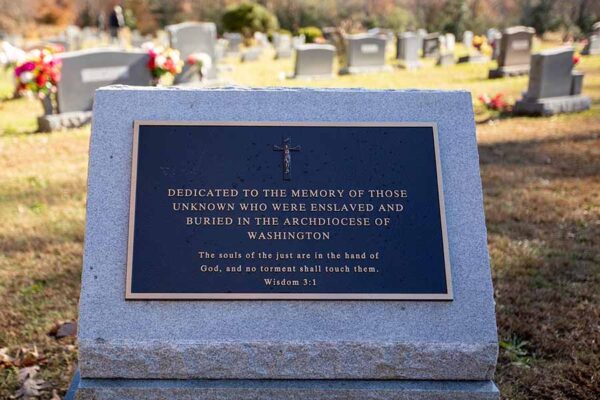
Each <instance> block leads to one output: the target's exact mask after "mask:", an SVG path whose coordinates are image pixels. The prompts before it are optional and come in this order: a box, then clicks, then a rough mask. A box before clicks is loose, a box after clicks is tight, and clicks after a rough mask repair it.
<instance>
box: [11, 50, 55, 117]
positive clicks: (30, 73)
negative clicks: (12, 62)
mask: <svg viewBox="0 0 600 400" xmlns="http://www.w3.org/2000/svg"><path fill="white" fill-rule="evenodd" d="M61 65H62V62H61V60H60V59H59V58H58V57H57V56H56V55H55V54H54V53H52V51H51V50H49V49H35V50H32V51H30V52H29V53H27V55H26V57H25V59H24V60H23V61H22V62H20V63H18V64H17V65H16V66H15V78H16V83H17V91H18V92H19V93H21V94H29V95H34V96H36V97H37V98H39V99H40V100H41V101H42V104H43V106H44V113H45V114H46V115H48V114H53V113H54V111H55V106H54V104H55V97H56V85H57V84H58V81H59V80H60V69H61Z"/></svg>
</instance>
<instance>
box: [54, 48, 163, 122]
mask: <svg viewBox="0 0 600 400" xmlns="http://www.w3.org/2000/svg"><path fill="white" fill-rule="evenodd" d="M59 57H60V59H61V61H62V67H61V76H62V78H61V80H60V81H59V82H58V85H57V87H56V89H57V93H56V97H57V100H58V101H57V102H58V111H59V112H60V113H68V112H73V111H90V110H91V109H92V102H93V100H94V91H95V90H96V89H98V88H99V87H102V86H107V85H114V84H123V85H137V86H149V85H150V82H151V79H152V76H151V75H150V71H149V70H148V67H147V64H148V53H147V52H145V51H141V50H140V51H123V50H119V49H94V50H82V51H73V52H67V53H61V54H60V55H59Z"/></svg>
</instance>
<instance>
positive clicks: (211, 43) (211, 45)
mask: <svg viewBox="0 0 600 400" xmlns="http://www.w3.org/2000/svg"><path fill="white" fill-rule="evenodd" d="M165 29H166V31H167V32H168V34H169V43H170V47H172V48H174V49H176V50H178V51H179V53H180V56H181V58H182V59H183V60H187V58H188V57H189V56H190V55H191V54H194V53H204V54H207V55H208V56H209V57H210V58H211V60H212V62H211V67H210V68H208V69H207V72H206V74H205V75H204V77H203V79H206V80H215V79H217V57H216V45H217V26H216V25H215V24H214V23H212V22H182V23H180V24H175V25H167V26H166V27H165ZM198 80H199V77H198V74H197V73H196V71H195V67H194V66H192V65H189V64H188V63H187V62H186V63H185V65H184V67H183V70H182V71H181V73H180V74H178V75H177V76H176V77H175V81H174V83H175V84H181V83H193V82H196V81H198Z"/></svg>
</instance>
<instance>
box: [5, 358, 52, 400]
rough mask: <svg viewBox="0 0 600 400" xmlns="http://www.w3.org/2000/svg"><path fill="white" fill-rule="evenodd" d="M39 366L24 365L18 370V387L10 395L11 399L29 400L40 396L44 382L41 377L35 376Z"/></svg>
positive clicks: (44, 386)
mask: <svg viewBox="0 0 600 400" xmlns="http://www.w3.org/2000/svg"><path fill="white" fill-rule="evenodd" d="M39 370H40V367H38V366H37V365H34V366H33V367H25V368H22V369H20V370H19V372H18V374H17V380H18V381H19V384H20V387H19V389H18V390H17V391H16V392H15V395H14V396H12V398H13V399H23V400H30V399H34V398H36V397H40V396H41V391H42V390H43V389H45V388H46V386H47V385H46V382H45V381H44V380H43V379H40V378H36V377H35V376H36V375H37V373H38V371H39Z"/></svg>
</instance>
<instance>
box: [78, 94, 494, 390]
mask: <svg viewBox="0 0 600 400" xmlns="http://www.w3.org/2000/svg"><path fill="white" fill-rule="evenodd" d="M87 196H88V197H87V218H86V234H85V246H84V261H83V275H82V290H81V298H80V306H79V307H80V312H79V330H78V340H79V371H80V375H79V378H78V379H75V380H74V383H73V386H72V390H71V392H70V393H71V394H70V395H69V396H72V394H73V393H74V396H75V398H76V399H77V400H91V399H94V400H108V399H111V400H114V399H119V400H142V399H144V400H148V399H151V400H152V399H170V400H181V399H186V400H192V399H194V400H215V399H219V400H229V399H231V400H239V399H269V400H295V399H298V400H300V399H311V400H324V399H344V400H365V399H370V400H389V399H418V400H433V399H436V400H440V399H441V400H447V399H451V400H467V399H478V400H492V399H494V400H496V399H498V390H497V388H496V386H495V385H494V383H493V382H492V379H493V376H494V371H495V367H496V357H497V355H498V340H497V333H496V332H497V331H496V321H495V311H494V299H493V288H492V281H491V274H490V265H489V256H488V250H487V239H486V227H485V217H484V212H483V197H482V188H481V179H480V171H479V162H478V153H477V143H476V135H475V124H474V121H473V109H472V100H471V96H470V94H469V93H468V92H466V91H443V92H442V91H414V90H411V91H368V90H359V89H336V90H327V89H316V90H315V89H255V90H248V89H228V90H198V89H192V88H185V87H183V88H181V89H180V90H168V89H160V88H148V89H142V88H127V87H107V88H103V89H100V90H99V91H98V92H97V94H96V102H95V104H94V120H93V127H92V138H91V147H90V161H89V176H88V191H87ZM174 300H177V301H174ZM67 398H68V399H69V397H67Z"/></svg>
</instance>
